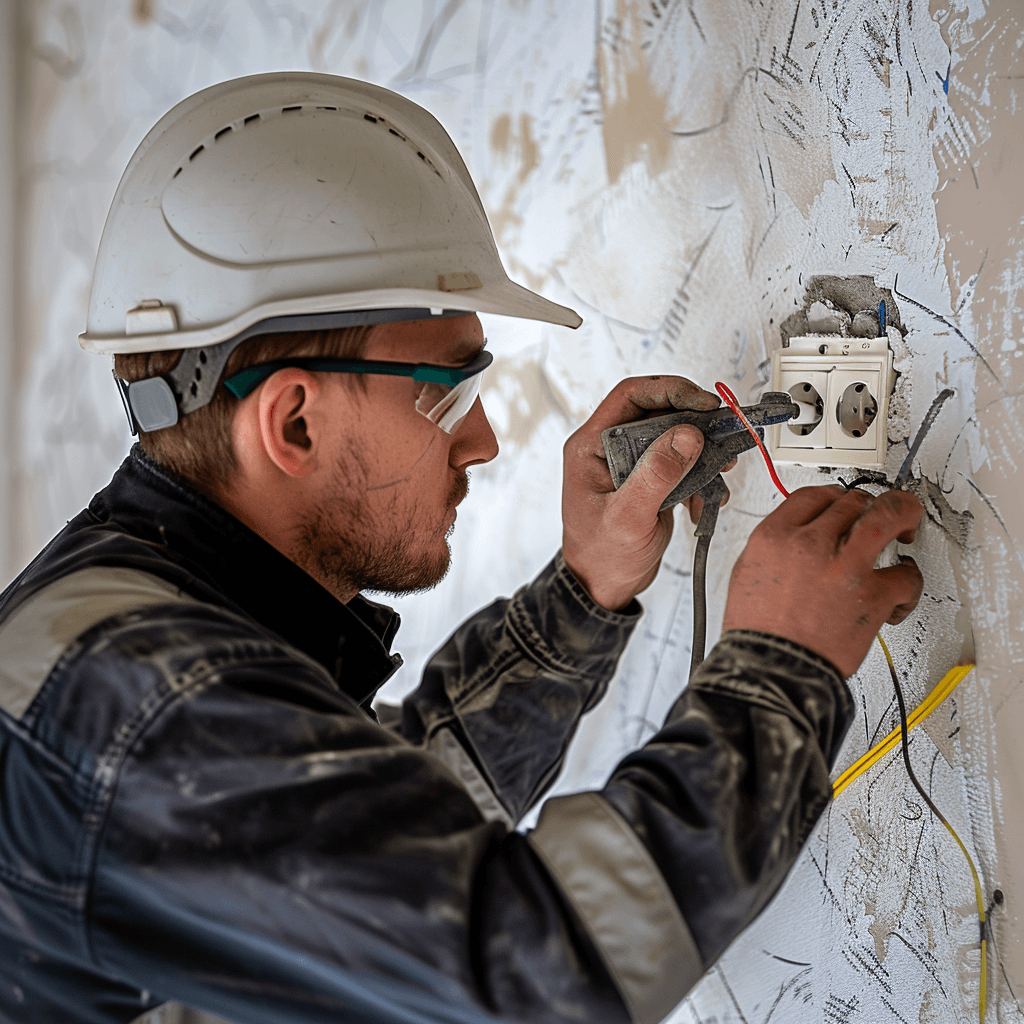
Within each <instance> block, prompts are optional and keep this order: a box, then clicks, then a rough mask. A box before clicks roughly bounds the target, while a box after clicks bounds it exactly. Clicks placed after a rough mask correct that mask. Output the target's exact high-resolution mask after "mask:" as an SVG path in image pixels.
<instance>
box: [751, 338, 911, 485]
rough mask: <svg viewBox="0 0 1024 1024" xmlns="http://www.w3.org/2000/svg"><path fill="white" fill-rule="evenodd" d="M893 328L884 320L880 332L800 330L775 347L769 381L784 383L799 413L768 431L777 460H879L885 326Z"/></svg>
mask: <svg viewBox="0 0 1024 1024" xmlns="http://www.w3.org/2000/svg"><path fill="white" fill-rule="evenodd" d="M896 330H897V329H896V328H895V327H889V328H888V329H887V331H886V335H884V336H881V337H878V338H847V337H844V336H842V335H838V334H813V335H805V336H804V337H800V338H791V339H790V341H789V347H788V348H784V349H780V350H779V351H777V352H776V353H775V356H774V357H773V359H772V388H771V389H772V391H785V392H786V393H787V394H788V395H789V396H790V397H791V398H792V399H793V401H794V402H796V403H797V405H798V406H799V407H800V415H799V416H797V417H796V418H794V419H793V420H791V421H790V422H789V423H781V424H778V425H777V426H773V427H770V428H769V429H768V431H767V435H768V448H769V451H770V452H771V454H772V458H773V459H774V460H775V461H776V462H780V463H795V464H799V465H804V466H855V467H857V468H860V469H882V468H883V467H884V466H885V449H886V442H887V432H886V429H885V425H886V422H887V419H888V415H889V395H890V394H891V393H892V389H893V385H894V383H895V374H894V373H893V368H892V360H893V356H892V349H891V348H890V346H889V337H888V334H889V332H892V331H896ZM897 333H898V332H897Z"/></svg>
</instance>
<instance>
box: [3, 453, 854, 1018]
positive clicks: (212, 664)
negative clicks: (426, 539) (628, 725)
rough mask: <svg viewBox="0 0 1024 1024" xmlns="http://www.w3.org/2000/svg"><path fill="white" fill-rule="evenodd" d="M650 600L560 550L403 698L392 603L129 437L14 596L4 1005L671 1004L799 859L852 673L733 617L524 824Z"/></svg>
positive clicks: (420, 1014) (8, 634)
mask: <svg viewBox="0 0 1024 1024" xmlns="http://www.w3.org/2000/svg"><path fill="white" fill-rule="evenodd" d="M639 613H640V612H639V606H638V605H633V606H631V607H630V608H628V609H627V610H626V613H624V614H618V613H615V612H610V611H606V610H605V609H603V608H601V607H599V606H597V605H595V604H594V602H593V601H591V599H590V598H589V596H588V595H587V593H586V591H585V590H584V589H583V587H581V586H580V584H579V583H578V582H577V581H576V580H575V578H574V577H573V575H572V574H571V572H569V571H568V569H567V568H566V566H565V563H564V562H563V561H562V559H561V558H560V557H556V558H555V559H554V560H553V561H552V562H551V563H550V564H549V565H548V566H547V567H546V568H545V569H544V570H543V571H542V572H541V573H540V575H539V576H538V577H537V578H536V579H535V580H534V581H533V582H532V583H530V584H529V585H528V586H525V587H523V588H522V589H521V590H520V591H519V592H518V593H517V594H516V595H515V596H514V597H513V598H512V599H511V600H498V601H495V602H494V603H493V604H492V605H490V606H489V607H487V608H485V609H484V610H483V611H480V612H478V613H477V614H476V615H474V616H473V617H472V618H470V619H469V620H468V621H467V622H466V623H465V624H464V625H462V626H461V627H460V628H459V629H458V630H457V631H456V632H455V633H454V635H453V636H452V637H451V638H450V639H448V640H447V642H446V643H445V644H444V645H443V646H442V647H441V648H440V650H439V651H438V653H437V654H436V655H435V656H434V657H433V658H432V659H431V661H430V662H429V664H428V665H427V668H426V670H425V672H424V675H423V678H422V682H421V684H420V686H419V688H418V689H417V690H416V691H415V692H414V693H413V694H412V695H411V696H410V697H408V698H407V699H406V700H405V702H404V705H403V707H402V709H401V713H400V716H395V717H396V720H395V721H394V722H393V723H391V724H390V726H389V724H388V723H387V722H381V721H378V720H377V718H376V716H375V714H374V712H373V710H372V709H371V705H370V701H371V699H372V698H373V695H374V693H375V692H376V690H377V689H378V687H379V686H380V685H381V684H382V683H383V682H384V681H385V680H386V679H387V678H388V677H389V676H390V675H391V674H392V673H393V672H394V671H395V669H396V667H397V666H398V665H399V664H400V658H399V657H398V656H397V655H394V654H391V653H390V644H391V642H392V639H393V637H394V634H395V631H396V629H397V627H398V617H397V615H395V614H394V613H393V612H392V611H390V610H389V609H387V608H384V607H382V606H381V605H378V604H374V603H372V602H370V601H367V600H364V599H363V598H361V597H356V598H355V599H353V600H352V601H350V602H349V603H348V604H347V605H346V604H341V603H339V602H338V601H337V600H335V599H334V598H333V597H332V596H331V595H330V594H329V593H328V592H327V591H326V590H324V589H322V588H321V587H320V586H319V584H317V583H316V582H315V581H314V580H313V579H312V578H311V577H310V576H308V575H307V574H306V573H305V572H303V571H302V570H301V569H299V568H298V567H297V566H296V565H295V564H294V563H292V562H291V561H289V560H288V559H286V558H285V557H284V556H283V555H282V554H280V553H279V552H278V551H276V550H275V549H274V548H272V547H271V546H270V545H269V544H267V543H266V542H265V541H263V540H262V539H261V538H260V537H258V536H256V535H255V534H254V533H252V532H251V531H250V530H248V529H247V528H246V527H245V526H244V525H242V524H241V523H240V522H238V521H237V520H236V519H234V518H233V517H232V516H231V515H229V514H228V513H227V512H226V511H224V510H223V509H222V508H221V507H220V506H218V505H217V504H215V503H214V502H212V501H210V500H209V499H208V498H206V497H204V496H203V495H202V494H200V493H199V492H197V491H196V490H195V489H194V488H193V487H191V486H189V485H188V484H187V483H186V482H185V481H183V480H181V479H179V478H177V477H175V476H173V475H172V474H170V473H168V472H167V471H165V470H164V469H162V468H160V467H158V466H156V465H155V464H153V463H152V462H150V461H149V460H148V459H147V458H146V457H145V456H144V455H143V454H142V453H141V452H140V451H139V450H138V449H136V450H135V451H133V452H132V454H131V455H130V456H129V458H128V459H127V460H126V461H125V463H124V465H123V466H122V467H121V468H120V469H119V470H118V472H117V473H116V475H115V476H114V478H113V480H112V482H111V484H110V485H109V486H108V487H107V488H106V489H105V490H103V491H101V492H100V493H99V494H98V495H97V496H96V497H95V498H94V499H93V501H92V503H91V504H90V505H89V507H88V509H86V510H85V511H83V512H82V513H81V514H80V515H79V516H77V517H76V518H75V519H73V520H72V521H71V522H70V523H69V524H68V526H67V527H66V528H65V529H64V530H63V531H62V532H61V533H60V534H59V535H58V536H57V537H56V538H55V539H54V540H53V541H52V542H51V543H50V544H49V545H48V546H47V547H46V548H45V549H44V551H43V552H42V553H41V554H40V555H39V556H38V557H37V558H36V560H35V561H34V562H33V563H32V564H31V565H30V566H29V567H28V568H27V569H26V570H25V571H24V572H23V573H22V575H21V576H20V577H19V578H18V579H17V580H16V581H15V583H14V584H12V585H11V587H9V588H8V590H7V591H6V592H5V593H4V595H3V596H2V598H0V771H2V806H0V1021H3V1022H5V1024H6V1022H7V1021H18V1022H31V1024H44V1022H45V1024H74V1022H83V1024H84V1022H88V1024H112V1022H115V1021H116V1022H125V1021H129V1020H131V1019H133V1018H134V1017H136V1016H138V1015H139V1014H140V1013H142V1012H143V1011H145V1010H146V1009H147V1008H150V1007H154V1006H156V1005H158V1004H160V1003H162V1002H164V1001H168V1000H176V1001H178V1002H180V1003H184V1004H187V1005H189V1006H193V1007H197V1008H200V1009H205V1010H208V1011H212V1012H214V1013H218V1014H220V1015H222V1016H224V1017H227V1018H229V1019H231V1020H235V1021H239V1022H241V1024H292V1022H295V1024H300V1022H301V1024H313V1022H321V1024H326V1022H331V1024H339V1022H344V1024H362V1022H367V1024H369V1022H373V1024H399V1022H401V1024H413V1022H426V1021H445V1022H474V1024H475V1022H479V1021H485V1020H492V1019H494V1018H495V1017H497V1018H500V1019H503V1020H516V1021H541V1022H547V1021H550V1022H568V1021H572V1022H574V1024H578V1022H582V1021H595V1022H600V1024H615V1022H619V1021H621V1022H625V1021H629V1020H633V1021H637V1022H641V1024H656V1022H657V1021H659V1020H660V1019H661V1018H662V1017H663V1016H664V1015H665V1014H667V1013H668V1012H669V1011H670V1010H671V1009H672V1007H673V1006H674V1005H675V1004H676V1003H677V1002H678V1001H679V1000H680V999H681V998H682V997H683V996H684V995H685V993H686V992H687V991H688V989H689V988H690V987H691V986H692V985H693V984H694V983H695V982H696V981H697V979H698V978H699V977H700V975H701V973H702V972H703V971H704V970H705V969H706V968H707V967H708V965H709V964H711V963H712V962H713V961H714V960H715V959H716V958H717V957H718V956H719V955H720V954H721V952H722V951H723V950H724V949H725V947H726V946H727V945H728V944H729V942H730V941H731V940H732V939H733V938H734V937H735V936H736V935H737V933H738V932H739V931H740V930H741V929H743V928H744V927H745V926H746V925H747V924H749V923H750V921H751V920H753V918H754V917H755V916H756V915H757V914H758V912H759V911H760V910H761V909H762V908H763V907H764V905H765V904H766V902H767V901H768V900H769V898H770V897H771V896H772V894H773V893H774V892H775V891H776V890H777V889H778V887H779V885H780V884H781V882H782V880H783V878H784V877H785V875H786V873H787V871H788V870H789V868H790V867H791V865H792V864H793V861H794V859H795V858H796V856H797V854H798V852H799V850H800V848H801V845H802V844H803V842H804V840H805V839H806V837H807V835H808V833H809V831H810V829H811V828H812V826H813V825H814V822H815V821H816V819H817V818H818V816H819V814H820V812H821V811H822V809H823V808H824V806H825V804H826V802H827V801H828V799H829V796H830V787H829V768H830V765H831V762H832V759H833V756H834V755H835V753H836V751H837V748H838V745H839V743H840V741H841V739H842V737H843V734H844V732H845V730H846V728H847V725H848V723H849V720H850V717H851V714H852V701H851V699H850V695H849V692H848V691H847V689H846V687H845V685H844V683H843V681H842V679H841V678H840V677H839V675H838V674H837V672H836V671H835V669H834V668H833V667H832V666H831V665H830V664H828V663H827V662H825V661H823V660H822V659H821V658H819V657H817V656H815V655H814V654H812V653H810V652H809V651H807V650H805V649H803V648H801V647H799V646H796V645H794V644H791V643H788V642H786V641H784V640H781V639H778V638H775V637H771V636H767V635H763V634H759V633H748V632H738V631H737V632H730V633H727V634H725V636H724V637H723V638H722V640H721V641H720V642H719V643H718V645H717V646H716V647H715V648H714V649H713V650H712V651H711V653H710V655H709V657H708V659H707V660H706V661H705V662H704V664H703V666H702V667H701V668H700V669H699V670H698V672H697V673H696V675H695V676H694V678H693V679H692V680H691V681H690V683H689V686H688V687H686V688H685V689H684V684H685V668H684V661H682V660H681V661H680V663H679V685H680V690H681V691H682V695H681V696H680V698H679V699H678V701H677V702H676V703H675V705H674V707H673V708H672V710H671V711H670V713H669V714H668V717H667V719H666V721H665V723H664V726H663V728H662V729H661V730H660V731H659V732H658V733H657V734H656V735H655V736H654V737H653V738H652V739H651V740H650V741H649V742H648V743H647V744H646V745H645V746H644V747H642V748H641V749H640V750H637V751H636V752H635V753H632V754H630V755H629V756H628V757H626V758H625V759H624V760H623V761H622V762H621V763H620V764H619V765H618V767H617V768H615V770H614V771H613V772H612V774H611V777H610V780H609V782H608V784H607V785H606V786H605V787H604V788H603V789H601V790H600V791H598V792H584V793H577V794H575V795H571V796H562V797H558V798H553V799H551V800H549V801H547V803H545V804H544V806H543V808H542V810H541V814H540V818H539V822H538V824H537V827H536V828H535V829H533V830H532V831H530V832H528V833H525V834H524V833H522V832H519V831H516V830H515V827H514V826H515V824H516V823H517V822H518V821H519V820H520V819H521V817H522V816H523V815H524V814H525V812H526V811H527V810H528V809H529V808H530V807H531V805H533V804H534V803H535V802H536V801H537V800H538V799H539V798H540V797H541V796H542V795H543V794H544V792H545V790H546V789H547V788H548V787H549V786H550V785H551V783H552V781H553V780H554V778H555V776H556V775H557V773H558V771H559V768H560V766H561V764H562V760H563V758H564V755H565V752H566V748H567V746H568V744H569V741H570V739H571V737H572V735H573V731H574V730H575V728H576V725H577V722H578V721H579V718H580V715H581V714H583V713H584V712H585V711H586V710H587V709H589V708H591V707H593V706H594V704H595V703H596V702H597V701H598V700H600V698H601V696H602V695H603V694H604V692H605V690H606V687H607V685H608V681H609V679H610V678H611V676H612V673H613V671H614V668H615V665H616V661H617V659H618V657H619V655H620V653H621V651H622V649H623V647H624V645H625V643H626V641H627V639H628V637H629V634H630V631H631V630H632V629H633V627H634V625H635V623H636V621H637V619H638V617H639Z"/></svg>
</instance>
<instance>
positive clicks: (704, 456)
mask: <svg viewBox="0 0 1024 1024" xmlns="http://www.w3.org/2000/svg"><path fill="white" fill-rule="evenodd" d="M798 414H799V408H798V407H797V405H796V403H795V402H794V401H793V399H792V398H790V396H789V395H787V394H786V393H785V392H782V391H766V392H765V393H764V394H763V395H761V400H760V401H759V402H758V403H757V405H751V406H744V408H743V415H744V416H746V417H747V419H748V420H749V421H750V425H751V426H752V427H754V428H755V429H756V428H764V427H767V426H771V425H772V424H774V423H786V422H787V421H789V420H791V419H793V418H794V417H796V416H797V415H798ZM683 423H687V424H689V425H690V426H694V427H696V428H697V429H698V430H699V431H700V432H701V433H702V434H703V435H704V448H703V450H702V451H701V453H700V457H699V458H698V459H697V461H696V463H695V464H694V466H693V468H692V469H691V470H690V472H689V473H687V474H686V476H684V477H683V479H682V480H681V481H680V482H679V485H678V486H677V487H676V488H675V489H674V490H673V491H672V493H671V494H670V495H669V496H668V497H667V498H666V499H665V500H664V502H663V503H662V506H661V507H662V509H666V508H671V507H672V506H673V505H677V504H679V502H681V501H685V500H686V499H687V498H689V497H690V495H692V494H697V493H698V492H700V491H701V490H702V489H703V488H704V487H705V486H706V485H707V484H709V483H710V482H711V481H712V480H714V478H715V477H716V476H718V474H719V473H720V472H721V471H722V467H723V466H725V465H726V463H728V462H730V461H731V460H732V459H734V458H735V457H736V456H737V455H739V454H740V453H741V452H745V451H748V450H749V449H751V448H753V447H754V444H755V442H754V439H753V438H752V437H751V436H750V432H749V431H748V430H747V428H746V427H745V426H744V425H743V423H742V422H741V421H740V418H739V417H738V416H737V415H736V414H735V413H734V412H733V411H732V410H731V409H728V408H725V407H723V408H721V409H714V410H712V411H711V412H698V411H697V410H694V409H682V410H680V411H679V412H671V413H668V414H667V415H665V416H654V417H652V418H651V419H646V420H634V421H633V422H632V423H622V424H620V425H619V426H617V427H609V428H608V429H607V430H605V431H603V432H602V433H601V443H602V444H603V445H604V451H605V457H606V458H607V460H608V469H609V471H610V472H611V475H612V483H613V484H615V487H616V489H618V488H619V487H621V486H622V485H623V484H624V483H625V482H626V478H627V477H628V476H629V474H630V473H631V472H632V470H633V467H634V466H635V465H636V464H637V462H639V461H640V456H641V455H643V453H644V452H645V451H647V449H648V448H649V447H650V446H651V445H652V444H653V443H654V442H655V441H656V440H657V439H658V438H659V437H661V435H662V434H664V433H665V431H666V430H670V429H671V428H672V427H676V426H679V425H680V424H683ZM758 434H759V435H760V436H761V438H762V440H763V438H764V430H763V429H759V430H758Z"/></svg>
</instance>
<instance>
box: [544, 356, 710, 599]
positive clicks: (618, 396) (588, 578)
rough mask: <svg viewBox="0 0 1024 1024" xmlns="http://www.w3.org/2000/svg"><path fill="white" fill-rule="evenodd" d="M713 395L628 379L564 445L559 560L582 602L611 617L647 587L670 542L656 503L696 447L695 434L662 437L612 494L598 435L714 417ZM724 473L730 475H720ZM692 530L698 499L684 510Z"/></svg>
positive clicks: (659, 380)
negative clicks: (688, 414) (650, 420)
mask: <svg viewBox="0 0 1024 1024" xmlns="http://www.w3.org/2000/svg"><path fill="white" fill-rule="evenodd" d="M719 404H720V399H719V398H718V396H717V395H714V394H711V392H709V391H705V390H704V389H703V388H699V387H698V386H697V385H696V384H694V383H693V382H692V381H688V380H687V379H686V378H685V377H667V376H665V377H631V378H629V379H628V380H624V381H622V382H621V383H620V384H618V385H617V386H616V387H615V388H614V389H613V390H612V392H611V393H610V394H609V395H608V397H607V398H606V399H605V400H604V401H603V402H602V403H601V404H600V405H599V406H598V407H597V410H596V411H595V412H594V414H593V415H592V416H591V417H590V419H589V420H587V422H586V423H584V424H583V426H582V427H580V428H579V430H577V431H576V433H575V434H573V435H572V437H570V438H569V440H568V441H566V443H565V448H564V450H563V458H564V473H563V482H562V555H563V557H564V558H565V562H566V565H568V567H569V569H570V570H572V573H573V575H574V576H575V577H576V579H578V580H579V581H580V583H582V584H583V586H584V587H586V589H587V592H588V593H589V594H590V596H591V597H592V598H593V599H594V600H595V601H596V602H597V603H598V604H599V605H601V606H602V607H604V608H608V609H609V610H612V611H618V610H620V609H622V608H625V607H626V605H628V604H629V602H630V601H632V600H633V598H634V597H635V596H636V595H637V594H639V593H640V592H641V591H643V590H645V589H646V588H647V587H649V586H650V585H651V583H652V582H653V581H654V577H655V576H656V575H657V574H658V568H659V567H660V565H661V556H662V555H663V554H664V553H665V548H666V547H667V546H668V542H669V540H670V539H671V537H672V521H673V520H672V513H673V511H674V510H673V509H666V510H665V511H664V512H659V511H658V510H659V508H660V507H661V503H662V502H663V501H664V500H665V499H666V498H667V497H668V495H669V494H670V493H671V491H672V490H673V488H675V486H676V485H677V484H678V483H679V481H680V480H682V478H683V477H684V476H685V475H686V474H687V473H688V472H689V471H690V469H691V468H692V467H693V464H694V463H695V462H696V461H697V458H698V456H699V455H700V453H701V449H702V448H703V447H704V438H703V435H702V434H701V432H700V431H699V430H698V429H697V428H696V427H691V426H679V427H674V428H673V429H672V430H668V431H666V432H665V433H664V434H662V435H661V437H659V438H658V439H657V440H656V441H655V442H654V444H652V445H651V446H650V448H648V449H647V451H646V452H644V454H643V455H642V456H641V458H640V461H639V462H638V463H637V464H636V467H635V468H634V469H633V472H632V473H630V475H629V478H628V479H627V480H626V482H625V483H624V484H623V485H622V486H621V487H620V488H619V489H618V490H615V486H614V484H613V483H612V478H611V474H610V473H609V472H608V463H607V461H606V459H605V453H604V447H603V445H602V444H601V431H603V430H606V429H607V428H608V427H614V426H616V425H617V424H619V423H628V422H629V421H631V420H638V419H643V418H645V417H647V416H657V415H664V414H665V413H668V412H672V411H673V410H675V409H697V410H700V411H705V410H710V409H716V408H718V406H719ZM726 468H730V467H726ZM685 504H686V505H687V506H688V508H689V511H690V517H691V518H692V519H693V521H694V522H696V521H697V518H698V517H699V515H700V505H701V502H700V499H699V498H697V497H696V496H694V497H693V498H690V499H687V501H686V503H685Z"/></svg>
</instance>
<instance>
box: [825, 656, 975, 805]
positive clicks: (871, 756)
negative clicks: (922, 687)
mask: <svg viewBox="0 0 1024 1024" xmlns="http://www.w3.org/2000/svg"><path fill="white" fill-rule="evenodd" d="M972 668H974V666H973V665H957V666H956V667H955V668H951V669H950V670H949V671H948V672H947V673H946V674H945V675H944V676H943V677H942V679H941V680H940V682H939V683H938V685H937V686H936V687H935V689H934V690H932V692H931V693H929V694H928V696H927V697H925V699H924V700H923V701H922V702H921V703H920V704H919V705H918V706H917V707H916V708H915V709H914V710H913V711H912V712H911V713H910V714H909V715H908V716H907V728H908V729H913V728H914V726H915V725H920V724H921V722H923V721H924V720H925V719H926V718H927V717H928V716H929V715H930V714H931V713H932V712H933V711H934V710H935V709H936V708H937V707H938V706H939V705H940V704H941V703H942V702H943V701H944V700H945V699H946V698H947V697H948V696H949V695H950V694H951V693H952V692H953V691H954V690H955V689H956V688H957V686H959V684H960V683H961V682H962V681H963V679H964V677H965V676H966V675H967V674H968V673H969V672H970V671H971V669H972ZM899 742H900V729H899V726H897V727H896V728H895V729H893V731H892V732H891V733H889V735H888V736H886V737H885V739H884V740H882V741H881V742H880V743H876V744H875V746H873V747H872V748H871V749H870V750H869V751H868V752H867V753H866V754H865V755H864V756H863V757H861V758H859V759H858V760H857V761H855V762H854V763H853V764H851V765H850V767H849V768H847V769H846V771H845V772H843V774H842V775H840V776H839V778H838V779H836V781H835V782H833V783H832V796H833V798H835V797H837V796H839V794H840V793H842V791H843V790H844V789H846V787H847V786H848V785H849V784H850V783H851V782H853V780H854V779H855V778H857V776H858V775H861V774H863V773H864V772H866V771H867V770H868V769H869V768H870V767H871V766H872V765H873V764H874V763H875V762H876V761H878V760H880V759H881V758H883V757H885V755H886V754H888V753H889V751H890V750H894V749H895V748H896V747H897V746H899Z"/></svg>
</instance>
